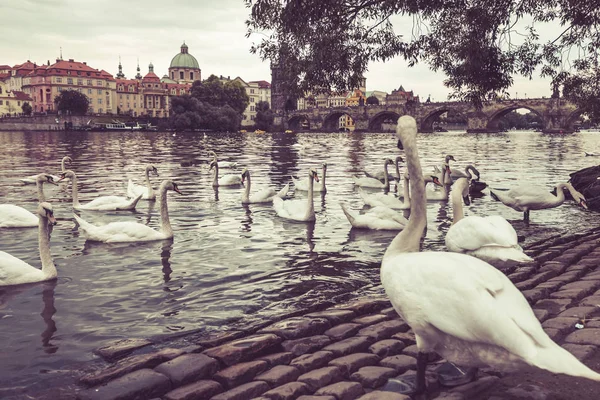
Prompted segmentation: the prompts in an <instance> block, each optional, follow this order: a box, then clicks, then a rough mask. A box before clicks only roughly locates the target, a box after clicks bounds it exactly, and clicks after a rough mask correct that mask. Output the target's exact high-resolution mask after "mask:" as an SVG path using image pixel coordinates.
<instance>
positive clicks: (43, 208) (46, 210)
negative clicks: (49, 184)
mask: <svg viewBox="0 0 600 400" xmlns="http://www.w3.org/2000/svg"><path fill="white" fill-rule="evenodd" d="M37 213H38V215H40V216H41V217H43V218H47V219H48V223H49V224H52V225H56V223H57V222H56V218H54V210H53V209H52V204H50V203H46V202H43V203H40V205H39V206H38V209H37Z"/></svg>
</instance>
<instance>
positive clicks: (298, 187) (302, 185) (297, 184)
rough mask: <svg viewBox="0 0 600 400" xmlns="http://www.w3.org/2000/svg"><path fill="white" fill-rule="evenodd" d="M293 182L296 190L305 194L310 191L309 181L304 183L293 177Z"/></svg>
mask: <svg viewBox="0 0 600 400" xmlns="http://www.w3.org/2000/svg"><path fill="white" fill-rule="evenodd" d="M292 182H294V187H295V188H296V190H302V191H305V192H307V191H308V180H304V181H303V180H301V179H297V178H294V177H293V176H292Z"/></svg>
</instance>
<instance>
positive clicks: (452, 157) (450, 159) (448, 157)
mask: <svg viewBox="0 0 600 400" xmlns="http://www.w3.org/2000/svg"><path fill="white" fill-rule="evenodd" d="M448 161H456V160H455V159H454V156H453V155H451V154H448V155H447V156H446V163H448Z"/></svg>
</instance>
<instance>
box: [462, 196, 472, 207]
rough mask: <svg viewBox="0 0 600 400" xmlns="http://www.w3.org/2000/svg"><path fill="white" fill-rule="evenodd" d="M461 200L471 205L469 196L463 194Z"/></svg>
mask: <svg viewBox="0 0 600 400" xmlns="http://www.w3.org/2000/svg"><path fill="white" fill-rule="evenodd" d="M463 201H464V202H465V205H466V206H470V205H471V199H470V198H469V196H463Z"/></svg>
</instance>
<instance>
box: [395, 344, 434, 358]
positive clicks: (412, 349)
mask: <svg viewBox="0 0 600 400" xmlns="http://www.w3.org/2000/svg"><path fill="white" fill-rule="evenodd" d="M402 354H405V355H407V356H411V357H414V358H416V357H417V355H418V354H419V348H418V347H417V345H416V344H413V345H412V346H408V347H406V348H405V349H404V350H402ZM439 359H440V356H438V355H437V354H436V353H429V355H428V360H429V362H433V361H436V360H439Z"/></svg>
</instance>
